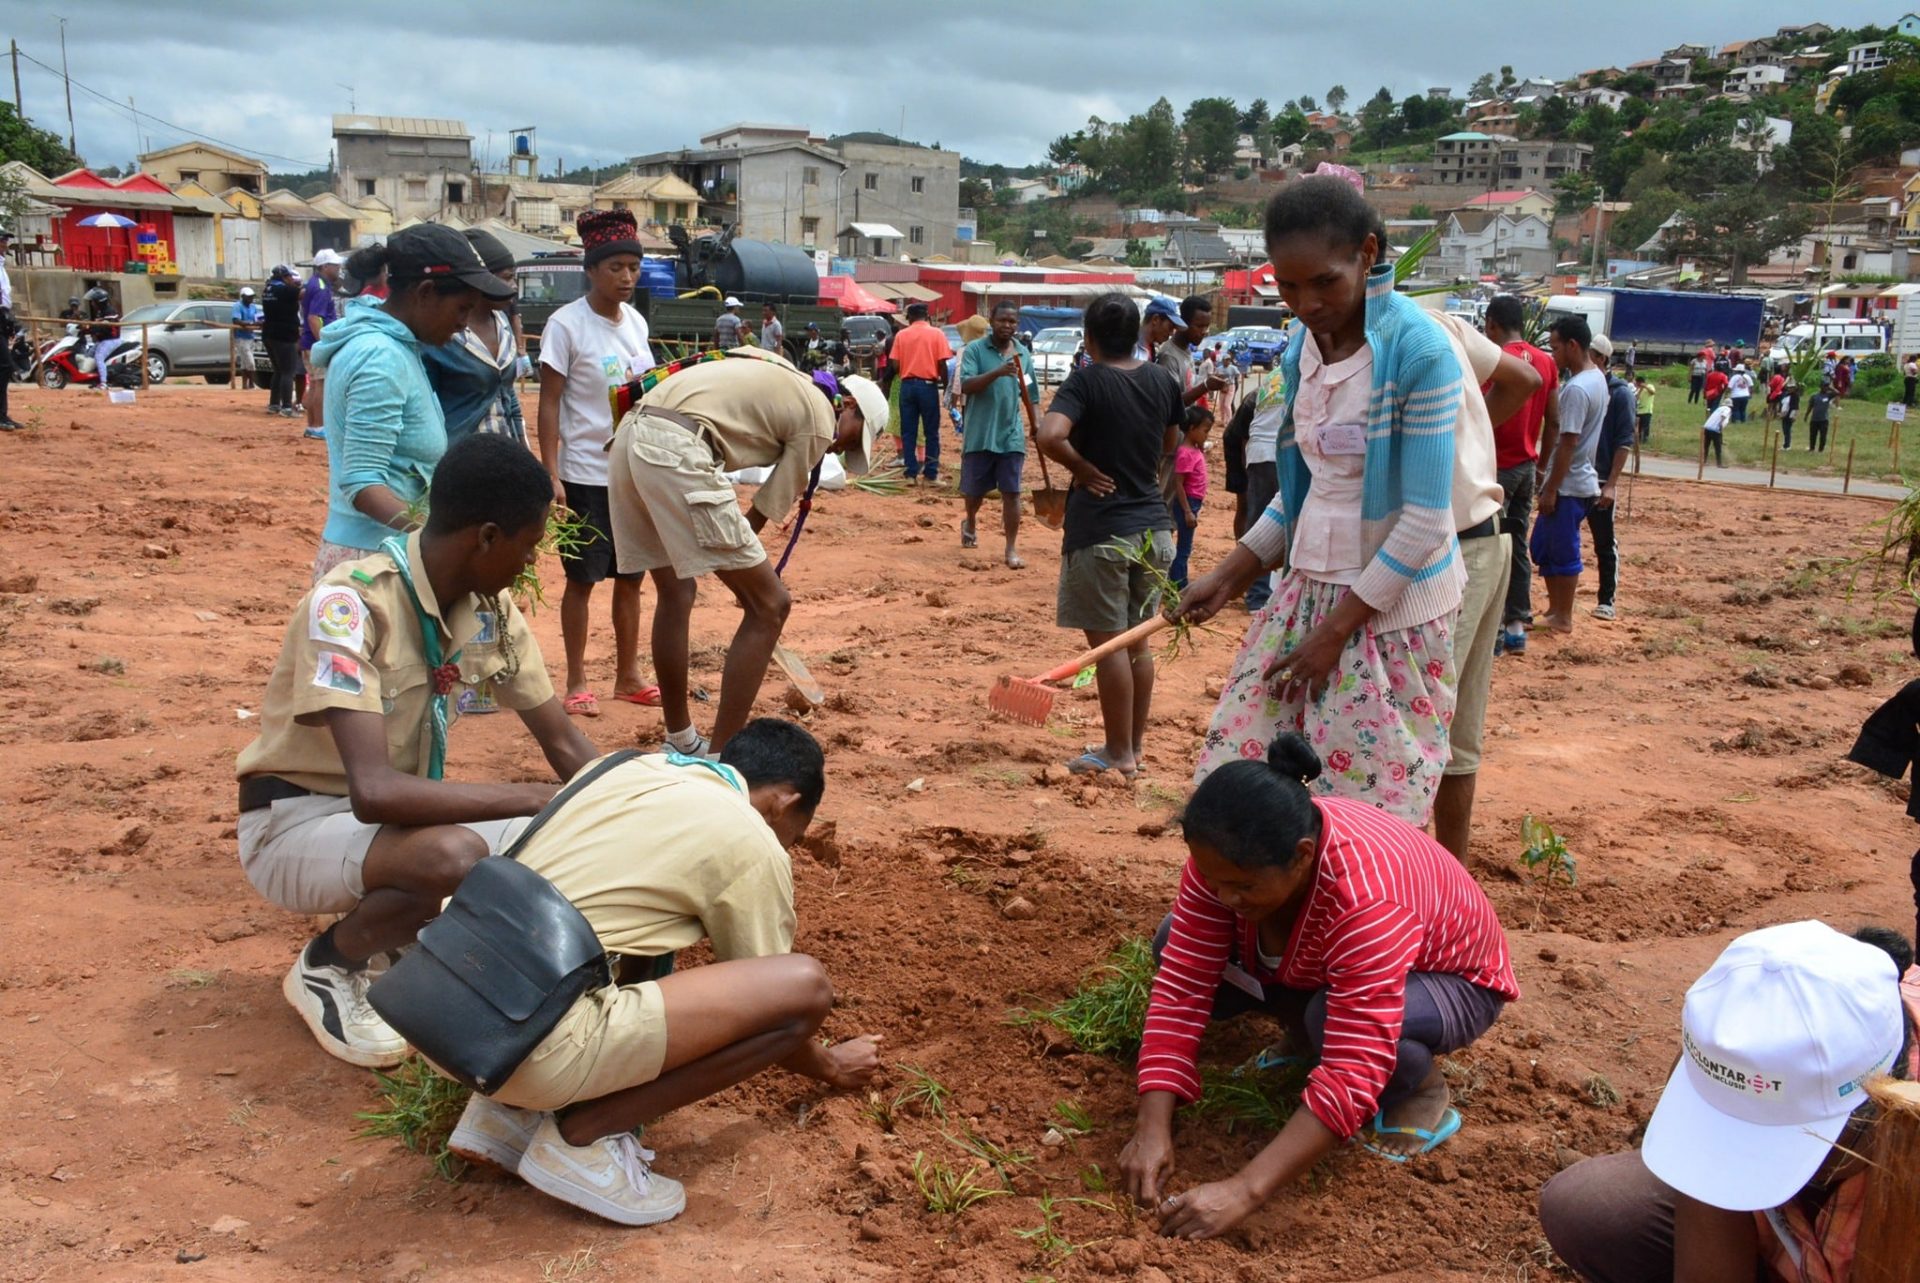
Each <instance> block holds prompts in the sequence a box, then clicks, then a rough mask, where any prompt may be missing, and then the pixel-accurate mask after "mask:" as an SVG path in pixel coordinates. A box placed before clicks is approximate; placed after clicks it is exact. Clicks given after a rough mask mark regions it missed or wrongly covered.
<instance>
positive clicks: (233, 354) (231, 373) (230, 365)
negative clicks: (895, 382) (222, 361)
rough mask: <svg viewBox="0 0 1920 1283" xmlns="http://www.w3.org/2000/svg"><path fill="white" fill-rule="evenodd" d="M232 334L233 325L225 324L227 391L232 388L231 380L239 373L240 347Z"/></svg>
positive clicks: (230, 390)
mask: <svg viewBox="0 0 1920 1283" xmlns="http://www.w3.org/2000/svg"><path fill="white" fill-rule="evenodd" d="M233 335H234V329H233V326H231V325H229V326H227V391H229V392H232V391H233V390H234V387H233V381H234V379H235V378H237V377H238V376H239V373H240V370H239V365H240V349H239V346H238V344H236V343H235V341H234V337H233Z"/></svg>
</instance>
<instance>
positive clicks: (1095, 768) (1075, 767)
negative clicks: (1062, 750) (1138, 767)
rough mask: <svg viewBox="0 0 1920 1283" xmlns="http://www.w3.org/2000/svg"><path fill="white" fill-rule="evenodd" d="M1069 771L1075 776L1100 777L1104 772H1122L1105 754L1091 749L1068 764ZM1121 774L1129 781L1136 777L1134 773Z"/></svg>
mask: <svg viewBox="0 0 1920 1283" xmlns="http://www.w3.org/2000/svg"><path fill="white" fill-rule="evenodd" d="M1067 770H1069V771H1071V772H1072V773H1073V774H1075V775H1098V774H1100V772H1102V771H1120V768H1119V767H1117V766H1115V765H1114V764H1113V763H1112V762H1109V761H1108V760H1107V759H1106V757H1105V756H1104V755H1103V754H1101V753H1100V752H1098V751H1097V750H1095V749H1091V748H1090V749H1088V750H1087V751H1086V752H1084V753H1082V754H1081V755H1080V756H1078V757H1076V758H1074V759H1073V760H1072V761H1071V762H1068V763H1067ZM1120 773H1121V774H1122V775H1124V776H1126V777H1127V778H1128V779H1132V778H1133V777H1134V772H1133V771H1120Z"/></svg>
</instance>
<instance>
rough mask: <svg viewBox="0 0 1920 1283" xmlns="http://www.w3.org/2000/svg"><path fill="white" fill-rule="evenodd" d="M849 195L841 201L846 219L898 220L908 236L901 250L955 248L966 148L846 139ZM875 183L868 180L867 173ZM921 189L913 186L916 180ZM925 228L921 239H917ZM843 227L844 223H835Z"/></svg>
mask: <svg viewBox="0 0 1920 1283" xmlns="http://www.w3.org/2000/svg"><path fill="white" fill-rule="evenodd" d="M839 151H840V154H841V155H842V156H844V157H845V158H846V161H847V178H846V189H847V195H846V196H845V197H843V199H842V201H841V207H842V212H843V213H844V215H845V217H844V219H843V220H842V221H843V223H844V222H852V221H854V220H855V219H856V218H857V219H858V220H859V221H861V222H866V223H892V224H893V225H894V226H895V227H897V228H899V229H900V232H901V235H902V237H903V239H902V240H901V242H900V252H901V253H903V254H911V255H913V256H914V257H916V258H923V257H925V256H926V255H929V254H948V255H951V254H952V253H953V251H954V236H953V231H954V226H955V224H956V223H957V222H958V221H959V217H960V154H959V153H958V152H951V151H935V150H933V149H931V148H927V147H888V146H884V145H880V144H875V143H843V144H841V146H840V148H839ZM868 175H872V176H873V182H874V185H873V186H872V187H868V186H867V176H868ZM916 178H918V179H920V180H921V189H922V190H920V191H918V192H916V191H914V190H913V180H914V179H916ZM855 193H857V194H858V213H856V212H855ZM915 227H918V228H920V236H921V239H920V240H919V241H917V242H916V241H915V240H914V239H913V229H914V228H915ZM835 230H836V231H837V230H839V229H838V228H836V229H835Z"/></svg>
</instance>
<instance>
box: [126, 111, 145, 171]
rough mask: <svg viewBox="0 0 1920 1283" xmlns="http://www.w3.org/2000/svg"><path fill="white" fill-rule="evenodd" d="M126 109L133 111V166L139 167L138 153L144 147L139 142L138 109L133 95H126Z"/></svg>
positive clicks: (143, 149)
mask: <svg viewBox="0 0 1920 1283" xmlns="http://www.w3.org/2000/svg"><path fill="white" fill-rule="evenodd" d="M127 110H128V111H130V112H132V113H133V167H134V168H135V169H136V170H137V169H139V168H140V153H141V152H143V151H145V150H146V148H145V147H143V146H142V145H141V143H140V109H139V108H138V107H136V106H134V105H133V95H132V94H128V95H127Z"/></svg>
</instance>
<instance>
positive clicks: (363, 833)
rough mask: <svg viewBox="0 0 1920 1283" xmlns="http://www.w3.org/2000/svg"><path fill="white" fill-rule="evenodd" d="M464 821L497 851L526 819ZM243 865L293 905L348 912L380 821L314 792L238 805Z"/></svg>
mask: <svg viewBox="0 0 1920 1283" xmlns="http://www.w3.org/2000/svg"><path fill="white" fill-rule="evenodd" d="M529 818H531V817H523V818H519V819H512V820H485V821H482V822H480V823H478V824H463V825H461V827H462V828H467V829H472V830H473V831H474V832H475V833H478V834H479V835H480V836H481V837H483V838H485V839H486V842H487V849H488V850H489V851H492V852H494V853H495V854H498V853H499V852H501V851H503V850H505V849H506V848H507V847H509V846H511V845H512V844H513V839H514V838H516V837H518V836H519V834H520V830H521V829H523V828H525V827H526V825H527V823H528V819H529ZM238 828H239V834H240V869H241V871H242V872H243V873H245V874H246V875H247V881H248V882H250V883H252V884H253V889H254V890H256V891H258V892H259V893H260V894H261V895H263V896H265V897H266V898H267V899H269V900H271V901H273V902H274V903H275V904H277V905H279V906H280V907H281V908H283V909H290V910H292V911H293V912H295V913H346V912H347V911H348V910H350V909H352V908H353V906H354V905H356V904H359V903H360V897H362V896H364V895H365V894H366V893H367V887H366V882H365V880H364V878H363V876H362V870H363V869H364V867H365V865H366V862H367V848H368V847H370V846H372V845H373V837H374V834H376V833H378V832H379V831H380V826H379V825H378V824H365V823H362V822H361V821H359V820H356V819H354V818H353V803H352V802H351V801H350V800H349V799H347V798H344V797H329V796H326V795H324V794H319V793H315V794H312V795H311V796H308V797H290V798H284V799H282V800H281V801H278V802H275V803H274V804H273V805H272V806H263V807H260V808H258V809H257V810H252V811H242V812H241V813H240V822H239V825H238Z"/></svg>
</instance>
